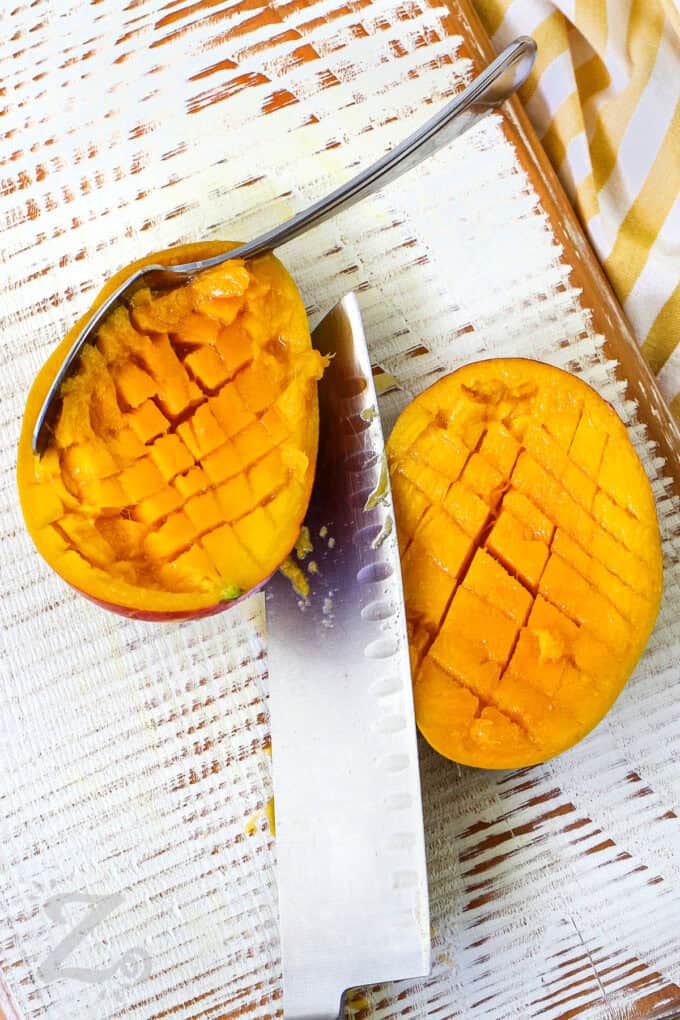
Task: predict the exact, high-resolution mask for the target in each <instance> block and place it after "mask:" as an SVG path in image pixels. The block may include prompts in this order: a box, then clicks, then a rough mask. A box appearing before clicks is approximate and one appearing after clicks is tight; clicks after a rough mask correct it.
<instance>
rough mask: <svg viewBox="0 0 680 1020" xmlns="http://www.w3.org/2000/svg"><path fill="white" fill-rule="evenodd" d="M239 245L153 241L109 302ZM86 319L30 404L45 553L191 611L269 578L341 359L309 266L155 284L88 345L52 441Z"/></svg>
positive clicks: (39, 542) (297, 517)
mask: <svg viewBox="0 0 680 1020" xmlns="http://www.w3.org/2000/svg"><path fill="white" fill-rule="evenodd" d="M228 247H230V245H227V244H223V243H211V244H202V245H188V246H185V247H183V248H180V249H177V248H175V249H172V250H171V251H169V252H165V253H161V254H160V255H158V254H156V255H152V256H149V258H148V259H145V260H143V262H142V263H136V264H135V266H133V267H128V268H127V269H125V270H124V271H122V272H121V273H120V274H118V276H117V277H115V278H114V279H113V280H112V281H110V283H109V284H108V285H107V287H106V288H105V289H104V290H103V291H102V292H101V294H100V295H99V297H98V298H97V301H96V302H95V304H94V306H93V308H94V307H97V305H98V304H100V303H101V301H103V300H104V299H105V297H106V296H107V294H108V293H110V292H111V290H112V288H113V287H115V286H116V285H117V284H118V282H120V281H121V280H122V279H125V278H126V277H127V276H128V275H130V273H131V271H132V270H133V269H135V268H137V266H138V265H141V264H143V263H144V262H151V261H153V262H158V261H162V262H164V263H165V264H168V263H170V262H181V261H186V260H189V259H195V258H199V257H205V256H209V255H214V254H216V253H217V252H220V251H224V250H225V249H227V248H228ZM81 322H82V320H81ZM80 325H81V324H80V323H77V324H76V326H75V327H74V329H73V330H72V331H71V333H69V335H68V336H67V337H66V338H65V340H64V341H63V343H62V344H61V345H60V347H59V349H58V351H57V352H56V353H55V355H53V356H52V358H50V360H49V361H48V363H47V364H46V366H45V367H44V369H43V370H42V372H41V373H40V375H39V376H38V378H37V380H36V382H35V384H34V386H33V388H32V390H31V393H30V395H29V399H28V403H27V408H26V413H25V416H24V422H23V429H22V436H21V440H20V447H19V458H18V484H19V492H20V497H21V502H22V509H23V512H24V518H25V520H26V524H27V526H28V529H29V531H30V533H31V535H32V537H33V540H34V542H35V544H36V546H37V547H38V549H39V551H40V552H41V553H42V555H43V556H44V558H45V559H46V560H47V562H48V563H49V564H50V565H51V566H52V567H53V568H54V569H55V570H56V571H57V572H58V573H59V574H60V575H61V576H62V577H63V578H64V579H65V580H66V581H68V582H69V583H70V584H72V585H74V586H75V587H76V588H78V589H79V590H80V591H82V592H83V593H84V594H86V595H88V596H90V597H92V598H94V599H96V600H99V601H102V602H104V603H105V604H107V605H109V606H112V607H116V608H120V609H122V610H123V611H131V612H134V613H138V614H140V615H141V614H144V615H150V616H154V615H155V614H160V615H165V614H170V615H173V616H174V615H178V614H179V615H181V614H188V615H191V614H193V613H195V612H196V611H201V610H206V609H211V608H213V607H215V606H219V605H221V604H225V603H229V602H230V601H231V600H233V599H235V598H237V597H239V596H240V595H241V594H243V593H246V592H248V591H250V590H252V589H253V588H255V587H256V586H257V585H259V584H260V583H261V582H262V581H263V580H265V579H266V578H267V577H269V576H270V575H271V574H272V573H273V572H274V571H275V570H276V568H277V567H278V566H279V564H280V563H281V562H282V561H283V560H284V559H285V557H286V556H287V555H288V553H289V552H290V550H291V548H292V547H293V545H294V543H295V540H296V538H297V535H298V533H299V530H300V525H301V523H302V519H303V517H304V514H305V512H306V509H307V504H308V502H309V496H310V493H311V487H312V482H313V477H314V469H315V461H316V448H317V438H318V409H317V397H316V383H317V380H318V379H319V378H320V377H321V374H322V372H323V369H324V359H323V358H322V357H321V355H319V353H318V352H317V351H315V350H313V349H312V346H311V338H310V334H309V327H308V323H307V317H306V314H305V309H304V306H303V304H302V300H301V298H300V295H299V293H298V291H297V288H296V286H295V284H294V282H293V280H292V279H291V277H290V276H289V274H288V273H287V272H286V270H285V269H284V268H283V266H282V265H281V263H280V262H279V261H278V260H277V259H275V258H274V257H273V256H265V257H263V258H260V259H257V260H256V261H254V262H252V263H248V264H247V265H245V264H244V263H243V262H242V261H233V262H227V263H225V264H224V265H222V266H220V267H218V268H216V269H213V270H208V271H206V272H204V273H202V274H200V275H199V276H198V277H196V278H195V280H194V281H192V282H191V283H189V284H187V285H185V286H182V287H178V288H176V289H174V290H171V291H169V292H165V293H161V294H152V293H151V292H150V291H148V290H140V291H138V292H137V293H136V294H135V295H134V296H133V298H132V300H131V302H130V304H129V306H128V307H122V306H119V307H118V308H116V309H115V310H114V311H113V312H111V313H109V315H108V316H107V317H106V318H105V320H104V321H103V323H102V324H101V326H100V327H99V329H98V331H97V334H96V338H95V342H94V343H93V344H92V345H89V346H86V347H85V348H84V349H83V351H82V354H81V358H80V362H79V366H78V368H77V370H76V371H75V372H74V373H73V374H72V375H71V376H70V377H68V378H67V380H66V381H65V382H64V384H63V386H62V391H61V395H62V405H61V409H60V412H59V417H58V418H57V420H56V422H55V424H54V427H53V432H52V435H51V437H50V441H49V444H48V447H47V449H46V451H45V452H44V453H43V455H42V457H36V456H34V455H33V453H32V451H31V448H30V437H31V431H32V429H33V425H34V422H35V419H36V415H37V412H38V409H39V407H40V404H41V402H42V399H43V397H44V394H45V393H46V391H47V388H48V386H49V384H50V381H51V379H52V378H53V377H54V373H55V371H56V368H57V366H58V365H59V364H60V362H61V360H62V359H63V357H64V355H65V354H66V352H67V350H68V348H69V346H70V344H71V342H72V338H73V336H74V335H75V333H76V331H77V329H78V328H80Z"/></svg>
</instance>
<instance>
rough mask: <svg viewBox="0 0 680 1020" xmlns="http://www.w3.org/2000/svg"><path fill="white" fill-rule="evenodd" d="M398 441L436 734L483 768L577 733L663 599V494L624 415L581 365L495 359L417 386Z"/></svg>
mask: <svg viewBox="0 0 680 1020" xmlns="http://www.w3.org/2000/svg"><path fill="white" fill-rule="evenodd" d="M387 452H388V459H389V465H390V472H391V477H392V492H393V495H394V505H395V513H396V518H397V531H398V534H399V541H400V547H401V556H402V571H403V576H404V591H405V598H406V613H407V622H408V628H409V641H410V646H411V654H412V661H413V673H414V700H415V709H416V720H417V723H418V727H419V728H420V730H421V732H422V734H423V736H424V737H425V739H426V740H427V741H428V742H429V743H430V744H431V745H432V746H433V747H434V748H435V749H436V750H437V751H439V752H441V754H443V755H445V756H446V757H447V758H451V759H453V760H454V761H457V762H460V763H461V764H464V765H473V766H477V767H478V768H487V769H506V768H519V767H523V766H527V765H533V764H535V763H537V762H541V761H544V760H545V759H547V758H551V757H553V756H554V755H556V754H559V753H560V752H562V751H564V750H566V749H567V748H568V747H571V746H572V745H573V744H575V743H576V742H577V741H578V740H580V739H581V738H582V737H583V736H584V735H585V734H586V733H587V732H588V731H589V730H590V729H592V728H593V726H595V725H596V724H597V723H598V722H599V721H600V720H601V719H602V717H603V716H604V715H605V713H606V712H607V711H608V709H609V708H610V707H611V705H612V704H613V702H614V701H615V699H616V698H617V696H618V695H619V693H620V692H621V689H622V688H623V685H624V684H625V682H626V680H627V679H628V677H629V675H630V673H631V671H632V669H633V667H634V666H635V663H636V662H637V660H638V658H639V657H640V654H641V653H642V650H643V648H644V646H645V644H646V642H647V639H648V638H649V635H650V633H651V631H652V628H653V626H654V621H655V620H656V616H657V612H658V609H659V602H660V599H661V589H662V555H661V542H660V538H659V527H658V524H657V517H656V507H655V503H654V496H653V494H652V490H651V487H650V484H649V481H648V480H647V476H646V475H645V472H644V469H643V467H642V464H641V463H640V461H639V459H638V457H637V454H636V452H635V450H634V448H633V446H632V444H631V442H630V439H629V438H628V434H627V432H626V428H625V426H624V425H623V423H622V422H621V420H620V419H619V418H618V417H617V415H616V413H615V412H614V411H613V410H612V408H611V407H610V406H609V405H608V404H607V403H605V401H604V400H603V399H602V398H601V397H600V396H599V395H598V394H597V393H596V392H595V391H594V390H593V389H591V388H590V387H589V386H588V385H586V383H584V382H583V381H582V380H581V379H578V378H577V377H575V376H573V375H570V374H568V373H567V372H563V371H561V370H560V369H558V368H554V367H552V366H551V365H545V364H541V363H539V362H536V361H529V360H524V359H520V358H509V359H491V360H489V361H484V362H480V363H477V364H471V365H466V366H465V367H464V368H461V369H459V370H458V371H456V372H453V373H452V374H451V375H448V376H445V377H444V378H442V379H440V380H439V381H438V382H436V383H435V384H434V385H433V386H431V387H430V388H429V389H427V390H425V391H424V392H423V393H421V394H420V395H419V396H417V397H416V399H415V400H414V401H413V402H412V403H411V404H409V406H408V407H407V408H406V409H405V410H404V411H403V413H402V414H401V416H400V418H399V419H398V421H397V423H396V425H395V428H394V431H393V432H392V435H391V436H390V439H389V442H388V446H387Z"/></svg>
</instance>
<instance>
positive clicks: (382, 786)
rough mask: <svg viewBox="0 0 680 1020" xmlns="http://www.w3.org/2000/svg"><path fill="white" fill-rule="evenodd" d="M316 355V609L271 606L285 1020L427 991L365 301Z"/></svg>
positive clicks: (277, 593) (307, 566)
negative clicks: (421, 987)
mask: <svg viewBox="0 0 680 1020" xmlns="http://www.w3.org/2000/svg"><path fill="white" fill-rule="evenodd" d="M314 345H315V347H316V348H317V349H318V350H320V351H321V352H322V353H323V354H331V355H332V360H331V362H330V365H329V367H328V369H327V370H326V372H325V374H324V377H323V379H322V380H321V382H320V384H319V407H320V438H319V457H318V466H317V476H316V483H315V487H314V492H313V495H312V501H311V504H310V508H309V512H308V515H307V519H306V524H307V527H308V528H309V534H310V540H311V545H312V546H313V549H312V550H311V551H310V552H308V553H307V554H306V556H305V558H304V559H303V560H299V561H298V560H296V562H297V563H298V565H299V566H300V567H301V568H302V570H303V572H304V574H305V577H306V580H307V582H308V584H309V594H308V596H305V595H304V594H301V593H300V591H296V590H295V588H294V587H293V586H292V585H291V582H290V580H289V579H287V578H286V577H284V576H282V575H281V574H278V575H277V576H276V577H275V578H273V580H272V581H271V582H270V584H269V586H268V592H267V603H266V604H267V631H268V650H269V674H270V712H271V726H272V750H273V771H274V795H275V803H276V827H277V833H276V851H277V861H278V889H279V913H280V931H281V946H282V961H283V1006H284V1016H285V1017H286V1018H287V1020H303V1018H312V1017H313V1018H315V1020H335V1018H336V1017H337V1016H338V1013H339V1010H340V1005H341V998H342V994H343V992H344V991H345V990H346V989H348V988H353V987H356V986H360V985H364V984H367V983H373V982H378V981H388V980H393V979H399V978H413V977H418V976H422V975H425V974H427V973H428V972H429V962H430V952H429V946H430V922H429V910H428V898H427V875H426V868H425V852H424V839H423V823H422V807H421V799H420V778H419V772H418V757H417V747H416V734H415V725H414V716H413V698H412V691H411V674H410V669H409V656H408V642H407V636H406V624H405V617H404V606H403V594H402V585H401V574H400V566H399V553H398V548H397V542H396V534H395V529H394V511H393V507H392V498H391V495H390V489H389V480H388V474H387V469H386V462H385V454H384V448H383V436H382V429H381V424H380V417H379V415H378V408H377V400H376V394H375V389H374V386H373V377H372V373H371V366H370V361H369V356H368V351H367V348H366V340H365V337H364V331H363V327H362V322H361V315H360V312H359V306H358V303H357V300H356V298H355V296H354V295H353V294H349V295H348V296H347V297H345V298H344V299H343V300H342V301H341V302H340V303H339V304H338V305H336V307H335V308H334V309H333V310H332V311H331V312H330V313H329V314H328V315H327V316H326V318H325V319H324V320H323V321H322V322H321V324H320V325H319V326H318V327H317V329H316V330H315V331H314ZM301 551H302V552H303V554H304V549H302V550H301ZM294 559H295V557H294Z"/></svg>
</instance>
